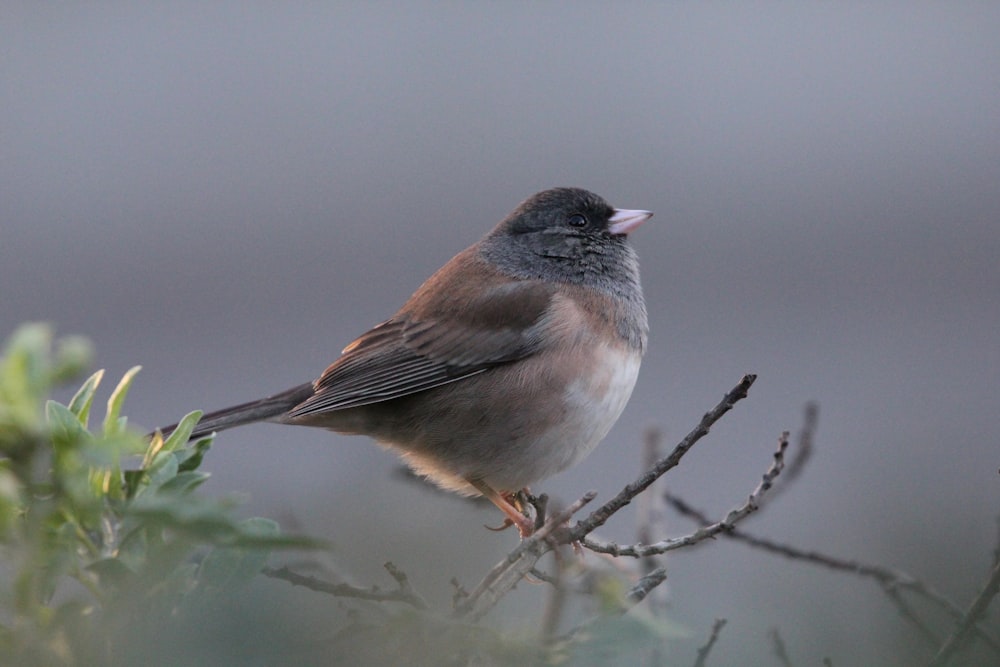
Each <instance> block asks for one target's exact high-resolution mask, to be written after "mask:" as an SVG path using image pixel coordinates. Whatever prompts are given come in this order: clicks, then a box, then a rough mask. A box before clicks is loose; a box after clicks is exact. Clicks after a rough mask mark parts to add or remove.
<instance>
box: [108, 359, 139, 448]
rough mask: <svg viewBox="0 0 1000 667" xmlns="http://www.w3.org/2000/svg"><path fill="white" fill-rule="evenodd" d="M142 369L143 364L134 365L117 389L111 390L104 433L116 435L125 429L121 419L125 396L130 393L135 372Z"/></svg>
mask: <svg viewBox="0 0 1000 667" xmlns="http://www.w3.org/2000/svg"><path fill="white" fill-rule="evenodd" d="M141 369H142V366H133V367H132V368H130V369H128V371H126V373H125V375H123V376H122V379H121V382H119V383H118V386H117V387H115V390H114V391H113V392H111V397H110V398H109V399H108V413H107V415H105V417H104V434H105V435H114V434H117V433H120V432H121V431H122V430H123V429H124V424H125V422H124V421H122V420H121V419H119V415H120V414H121V411H122V404H123V403H124V402H125V396H126V395H128V390H129V387H130V386H131V385H132V379H133V378H134V377H135V374H136V373H138V372H139V371H140V370H141Z"/></svg>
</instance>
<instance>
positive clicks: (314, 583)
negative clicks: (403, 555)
mask: <svg viewBox="0 0 1000 667" xmlns="http://www.w3.org/2000/svg"><path fill="white" fill-rule="evenodd" d="M385 569H386V570H387V571H388V572H389V574H390V575H391V576H392V577H393V579H395V580H396V583H397V584H398V585H399V588H397V589H396V590H391V591H387V590H383V589H381V588H379V587H378V586H372V587H370V588H362V587H360V586H352V585H350V584H334V583H331V582H328V581H323V580H322V579H317V578H316V577H311V576H306V575H302V574H298V573H297V572H293V571H291V570H290V569H288V567H281V568H273V567H265V568H264V569H263V570H261V573H262V574H263V575H264V576H266V577H271V578H272V579H282V580H284V581H287V582H289V583H290V584H292V585H293V586H304V587H306V588H308V589H309V590H311V591H316V592H318V593H326V594H327V595H333V596H335V597H345V598H357V599H360V600H374V601H377V602H404V603H406V604H408V605H411V606H413V607H415V608H417V609H427V608H428V606H427V601H426V600H424V598H423V597H422V596H421V595H420V594H419V593H417V592H416V591H414V590H413V587H412V586H410V582H409V579H408V578H407V577H406V575H405V574H403V572H401V571H400V570H399V569H397V568H396V566H395V565H393V564H392V563H386V564H385Z"/></svg>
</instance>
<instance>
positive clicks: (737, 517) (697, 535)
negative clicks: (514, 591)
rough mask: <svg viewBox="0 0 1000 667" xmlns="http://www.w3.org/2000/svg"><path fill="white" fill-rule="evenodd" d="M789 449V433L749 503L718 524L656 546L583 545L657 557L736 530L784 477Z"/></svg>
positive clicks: (781, 440)
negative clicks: (786, 452) (786, 453)
mask: <svg viewBox="0 0 1000 667" xmlns="http://www.w3.org/2000/svg"><path fill="white" fill-rule="evenodd" d="M787 448H788V432H787V431H785V432H784V433H782V434H781V438H779V439H778V449H777V451H775V453H774V460H773V461H772V462H771V466H770V467H769V468H768V469H767V472H765V473H764V475H763V476H762V477H761V481H760V484H758V485H757V488H755V489H754V490H753V492H752V493H751V494H750V496H749V497H748V498H747V501H746V502H745V503H744V504H743V505H741V506H740V507H737V508H736V509H734V510H732V511H730V512H729V513H728V514H726V516H725V518H723V519H722V520H721V521H717V522H716V523H711V524H706V525H703V526H702V527H701V528H699V529H698V530H696V531H695V532H693V533H691V534H690V535H685V536H683V537H673V538H669V539H665V540H660V541H659V542H654V543H653V544H629V545H618V544H615V543H614V542H599V541H597V540H594V539H591V538H587V539H585V540H583V542H582V543H583V546H585V547H587V548H588V549H591V550H592V551H597V552H599V553H605V554H610V555H612V556H632V557H635V558H643V557H646V556H651V555H654V554H662V553H666V552H668V551H673V550H674V549H680V548H681V547H689V546H691V545H693V544H698V543H699V542H703V541H705V540H707V539H709V538H712V537H715V536H716V535H718V534H719V533H726V532H730V531H732V530H733V526H735V525H736V524H737V523H739V522H740V521H742V520H743V519H745V518H747V517H748V516H750V515H751V514H752V513H754V512H756V511H757V509H758V508H759V507H760V503H761V500H762V498H763V497H764V494H765V493H767V491H768V490H769V489H770V488H771V487H772V486H773V484H774V480H775V478H777V476H778V475H780V474H781V471H782V469H783V468H784V465H785V450H786V449H787Z"/></svg>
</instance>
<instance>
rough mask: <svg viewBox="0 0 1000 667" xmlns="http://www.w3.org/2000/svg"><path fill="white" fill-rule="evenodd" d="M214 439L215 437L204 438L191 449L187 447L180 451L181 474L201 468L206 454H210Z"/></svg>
mask: <svg viewBox="0 0 1000 667" xmlns="http://www.w3.org/2000/svg"><path fill="white" fill-rule="evenodd" d="M213 439H214V438H213V436H208V437H207V438H202V439H201V440H198V441H197V442H196V443H194V444H193V445H191V446H190V447H185V448H184V449H182V450H180V451H178V452H177V463H178V466H179V467H178V470H180V471H181V472H189V471H191V470H197V469H198V467H199V466H201V461H202V459H203V458H205V453H206V452H208V450H209V448H210V447H211V446H212V440H213Z"/></svg>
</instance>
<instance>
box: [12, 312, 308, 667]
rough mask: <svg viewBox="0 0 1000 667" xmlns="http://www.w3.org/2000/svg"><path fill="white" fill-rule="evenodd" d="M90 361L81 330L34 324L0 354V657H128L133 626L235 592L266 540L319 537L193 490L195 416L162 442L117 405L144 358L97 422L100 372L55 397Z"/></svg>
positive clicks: (254, 568)
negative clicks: (284, 528) (66, 397)
mask: <svg viewBox="0 0 1000 667" xmlns="http://www.w3.org/2000/svg"><path fill="white" fill-rule="evenodd" d="M89 358H90V346H89V345H88V344H87V343H86V342H85V341H83V340H81V339H79V338H65V339H62V340H60V341H58V342H55V343H54V342H53V336H52V333H51V331H50V330H49V328H48V327H46V326H44V325H37V324H36V325H27V326H24V327H22V328H20V329H19V330H18V331H17V332H16V333H15V334H14V335H13V336H12V337H11V339H10V340H9V341H8V343H7V345H6V349H5V351H4V354H3V358H2V359H0V553H2V562H0V573H2V576H0V664H21V665H25V664H45V665H96V664H114V663H116V662H121V661H122V660H123V658H122V651H123V649H122V648H121V647H122V646H123V645H125V644H123V640H124V639H125V637H126V636H130V635H134V634H135V633H136V631H137V630H140V631H141V630H143V629H144V628H145V629H152V628H156V627H158V626H159V625H160V624H163V623H166V622H167V621H168V619H170V618H171V617H173V616H177V615H180V614H183V612H184V610H185V609H186V608H190V607H192V606H198V605H202V604H204V603H205V601H206V600H210V599H212V598H213V597H214V596H217V595H219V594H220V592H226V591H233V590H235V589H238V588H239V587H241V586H242V585H244V584H245V583H247V582H248V581H249V580H251V579H252V578H253V577H254V576H255V575H256V574H257V573H258V572H259V571H260V569H261V568H262V567H263V566H264V564H265V563H266V561H267V557H268V553H269V551H270V550H271V549H274V548H289V547H290V548H309V547H315V546H317V544H316V542H314V541H311V540H306V539H303V538H298V537H289V536H283V535H281V534H280V532H279V530H278V527H277V525H276V524H275V523H274V522H272V521H269V520H266V519H247V520H241V519H239V518H238V517H237V516H236V515H235V512H234V504H233V503H232V502H228V501H224V500H212V499H208V498H205V497H202V496H199V495H198V494H197V493H196V492H197V490H198V488H199V486H200V485H201V484H202V483H203V482H204V481H205V480H206V479H207V478H208V474H207V473H205V472H202V471H200V470H199V467H200V466H201V464H202V461H203V459H204V457H205V454H206V452H207V451H208V450H209V448H210V446H211V438H210V437H209V438H202V439H200V440H197V441H195V442H188V437H189V436H190V433H191V429H192V428H193V426H194V424H195V423H197V421H198V418H199V417H200V414H201V413H199V412H192V413H190V414H188V415H187V416H185V417H184V419H183V420H182V421H181V423H180V426H179V427H178V429H177V430H176V431H175V432H174V433H172V434H171V435H170V437H168V438H166V439H164V438H163V437H162V436H161V435H160V434H156V435H154V436H153V437H152V438H148V437H146V436H143V435H141V434H139V433H136V432H133V431H130V430H129V429H128V422H127V419H126V418H125V417H124V416H122V405H123V402H124V399H125V396H126V394H127V393H128V390H129V387H130V386H131V384H132V381H133V380H134V378H135V375H136V373H137V372H138V371H139V367H135V368H132V369H131V370H129V371H128V372H127V373H126V374H125V376H124V377H123V378H122V379H121V381H120V382H119V383H118V385H117V387H116V388H115V389H114V391H113V392H112V393H111V395H110V397H109V399H108V401H107V409H106V412H105V417H104V419H103V421H102V422H101V426H100V427H99V428H98V429H95V430H90V428H89V422H90V414H91V410H92V406H93V402H94V399H95V396H96V394H97V390H98V388H99V386H100V383H101V380H102V378H103V371H98V372H96V373H94V374H93V375H91V376H90V377H89V378H87V380H86V381H84V383H83V384H82V385H81V387H80V389H79V390H78V391H77V392H76V394H75V395H74V396H73V398H72V399H71V400H70V401H69V403H68V404H67V405H62V404H61V403H57V402H55V401H52V400H47V396H48V395H49V394H50V392H51V391H52V389H53V387H54V386H55V385H56V384H58V383H62V382H65V381H67V380H68V379H70V378H73V377H75V376H78V375H79V374H80V373H81V371H82V370H83V369H84V368H85V367H86V366H87V364H88V361H89ZM129 463H132V465H134V469H132V470H124V469H123V468H124V467H125V465H127V464H129ZM140 626H141V627H140Z"/></svg>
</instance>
